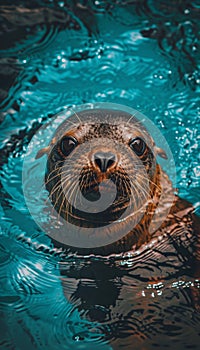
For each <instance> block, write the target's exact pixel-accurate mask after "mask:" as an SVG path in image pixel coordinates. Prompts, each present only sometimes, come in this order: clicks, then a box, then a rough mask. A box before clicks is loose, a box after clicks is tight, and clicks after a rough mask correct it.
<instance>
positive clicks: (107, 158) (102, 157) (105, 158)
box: [94, 152, 116, 173]
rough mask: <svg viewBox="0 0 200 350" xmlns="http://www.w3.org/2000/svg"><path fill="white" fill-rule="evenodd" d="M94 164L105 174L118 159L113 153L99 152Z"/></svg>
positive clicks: (95, 156)
mask: <svg viewBox="0 0 200 350" xmlns="http://www.w3.org/2000/svg"><path fill="white" fill-rule="evenodd" d="M94 162H95V164H96V165H97V166H98V168H99V169H100V170H101V171H102V173H105V172H106V171H107V170H108V169H109V168H110V167H111V166H112V165H113V164H114V163H115V162H116V157H115V155H114V154H113V153H112V152H97V153H95V155H94Z"/></svg>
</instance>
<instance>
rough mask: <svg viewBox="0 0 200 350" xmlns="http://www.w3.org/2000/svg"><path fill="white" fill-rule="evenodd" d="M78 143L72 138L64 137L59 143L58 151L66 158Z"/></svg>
mask: <svg viewBox="0 0 200 350" xmlns="http://www.w3.org/2000/svg"><path fill="white" fill-rule="evenodd" d="M77 144H78V141H77V140H76V139H75V138H74V137H72V136H65V137H63V139H62V140H61V142H60V150H61V152H62V154H63V155H64V156H68V155H69V154H70V153H71V152H72V151H73V149H74V148H75V147H76V146H77Z"/></svg>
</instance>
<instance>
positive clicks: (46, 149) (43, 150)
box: [35, 137, 56, 159]
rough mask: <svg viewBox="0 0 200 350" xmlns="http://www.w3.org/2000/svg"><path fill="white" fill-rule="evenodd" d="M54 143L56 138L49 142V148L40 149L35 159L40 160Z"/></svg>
mask: <svg viewBox="0 0 200 350" xmlns="http://www.w3.org/2000/svg"><path fill="white" fill-rule="evenodd" d="M55 142H56V138H55V137H54V138H53V139H52V140H51V143H50V145H49V146H47V147H44V148H41V149H40V150H39V151H38V153H37V154H36V156H35V159H39V158H41V157H42V156H43V155H44V154H48V153H49V150H50V148H51V146H52V145H54V144H55Z"/></svg>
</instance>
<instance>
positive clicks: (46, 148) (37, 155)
mask: <svg viewBox="0 0 200 350" xmlns="http://www.w3.org/2000/svg"><path fill="white" fill-rule="evenodd" d="M49 149H50V146H48V147H44V148H42V149H40V150H39V151H38V153H37V154H36V156H35V159H39V158H41V157H42V156H43V155H44V154H47V153H48V152H49Z"/></svg>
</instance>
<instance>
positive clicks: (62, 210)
mask: <svg viewBox="0 0 200 350" xmlns="http://www.w3.org/2000/svg"><path fill="white" fill-rule="evenodd" d="M75 118H76V119H75V121H74V122H71V121H70V122H69V121H68V120H65V121H64V122H63V123H62V124H61V125H60V127H59V128H58V129H57V131H56V133H55V135H54V137H53V139H52V141H51V144H50V145H49V147H47V148H45V149H43V150H41V151H39V153H38V155H37V158H39V157H40V156H41V155H43V154H44V153H47V154H48V160H47V167H46V175H45V185H46V189H47V191H48V192H49V198H50V200H51V202H52V204H53V207H54V208H55V210H56V212H57V213H58V214H59V215H60V216H61V217H62V218H64V219H65V220H66V221H67V222H69V223H71V224H73V225H75V226H77V227H83V228H94V229H95V228H97V227H101V229H102V230H101V234H102V235H109V233H110V232H111V231H110V230H112V233H113V232H116V233H117V232H119V231H123V230H124V232H125V235H124V237H123V238H122V239H120V240H117V239H116V242H114V243H113V244H108V245H106V247H104V248H103V249H104V251H106V252H116V251H117V252H121V251H124V250H127V249H130V248H131V247H132V246H133V245H136V246H137V247H138V246H140V245H141V244H142V243H144V242H146V241H148V240H149V239H150V236H149V232H148V226H149V223H150V221H151V218H152V215H153V213H154V210H155V208H156V207H157V204H158V201H159V197H160V193H161V176H160V174H161V169H160V166H159V165H158V164H157V163H156V156H157V154H159V155H160V156H161V157H163V158H166V154H165V152H164V151H163V150H162V149H160V148H158V147H156V146H155V143H154V141H153V139H152V137H151V136H150V135H149V133H148V132H147V130H146V129H145V127H144V126H143V125H142V124H141V122H140V121H138V120H137V119H136V118H135V117H134V116H132V115H130V114H129V113H126V112H123V111H116V110H102V109H95V110H92V111H88V110H87V111H82V112H80V113H78V115H77V114H76V115H75ZM77 121H78V122H77ZM102 197H104V201H103V203H101V205H100V204H99V203H100V202H101V198H102ZM105 198H106V199H105ZM109 199H110V200H109ZM111 199H112V200H111ZM88 203H89V204H88ZM102 204H103V205H102ZM87 205H89V207H88V208H87ZM110 224H113V225H110ZM127 227H128V232H127ZM99 249H100V248H97V251H98V252H99ZM94 250H95V249H93V251H94ZM100 250H101V249H100Z"/></svg>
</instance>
